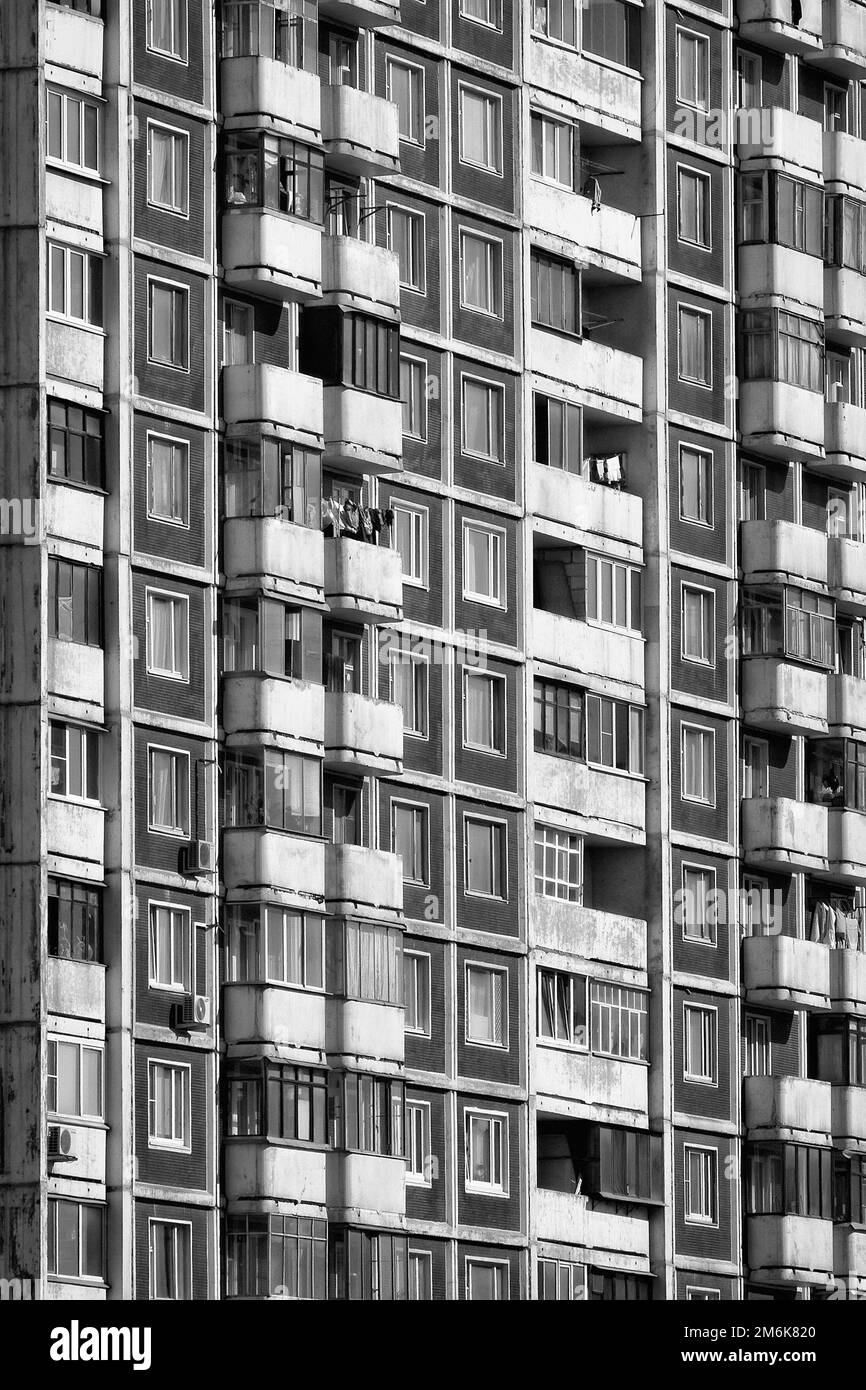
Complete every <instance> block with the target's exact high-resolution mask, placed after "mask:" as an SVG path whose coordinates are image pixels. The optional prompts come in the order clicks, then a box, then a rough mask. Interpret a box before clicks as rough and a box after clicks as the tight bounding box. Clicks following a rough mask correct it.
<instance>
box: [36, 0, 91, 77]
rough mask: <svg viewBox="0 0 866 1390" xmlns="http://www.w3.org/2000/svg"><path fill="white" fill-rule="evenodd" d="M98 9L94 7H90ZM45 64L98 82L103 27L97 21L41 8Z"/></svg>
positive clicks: (81, 11) (82, 13) (76, 12)
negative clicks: (66, 69)
mask: <svg viewBox="0 0 866 1390" xmlns="http://www.w3.org/2000/svg"><path fill="white" fill-rule="evenodd" d="M94 8H98V6H94ZM43 23H44V25H45V61H46V63H52V64H56V65H57V66H58V67H61V68H70V69H71V70H72V71H73V72H80V73H82V74H83V75H84V76H86V77H96V78H98V79H99V80H100V81H101V80H102V57H103V43H104V37H105V25H104V23H103V21H102V19H101V18H99V17H97V16H91V15H89V14H87V13H86V7H85V6H84V5H81V6H78V7H76V8H75V9H72V8H71V6H70V7H66V6H60V5H50V6H48V5H47V6H46V7H45V16H44V19H43Z"/></svg>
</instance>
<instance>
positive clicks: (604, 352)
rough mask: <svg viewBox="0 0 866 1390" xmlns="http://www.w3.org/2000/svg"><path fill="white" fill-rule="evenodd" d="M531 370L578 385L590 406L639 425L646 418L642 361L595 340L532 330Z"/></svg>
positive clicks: (530, 336) (541, 329)
mask: <svg viewBox="0 0 866 1390" xmlns="http://www.w3.org/2000/svg"><path fill="white" fill-rule="evenodd" d="M529 359H530V362H529V365H530V370H531V371H533V372H538V373H540V374H541V375H542V376H548V377H555V378H556V379H557V380H558V381H565V382H568V383H569V384H573V383H574V382H578V383H579V384H580V391H581V395H582V396H583V398H584V402H585V404H586V405H587V406H589V407H590V408H592V409H593V410H596V411H600V412H603V413H604V414H606V415H610V416H612V417H614V418H615V419H618V420H631V421H633V422H634V423H635V424H638V423H639V422H640V420H641V419H642V416H643V359H642V358H641V357H636V356H635V355H634V353H631V352H623V351H622V349H621V348H614V347H608V346H607V345H606V344H605V343H599V342H596V341H595V340H594V339H592V338H582V339H576V338H568V337H565V336H564V335H562V334H559V333H548V332H547V331H546V330H545V329H543V328H533V329H531V330H530V335H529Z"/></svg>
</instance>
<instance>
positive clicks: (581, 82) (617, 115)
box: [526, 34, 643, 140]
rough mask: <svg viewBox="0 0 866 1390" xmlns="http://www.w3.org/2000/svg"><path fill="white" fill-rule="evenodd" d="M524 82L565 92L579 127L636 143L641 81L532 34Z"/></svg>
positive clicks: (632, 74) (629, 73) (589, 54)
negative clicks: (571, 103)
mask: <svg viewBox="0 0 866 1390" xmlns="http://www.w3.org/2000/svg"><path fill="white" fill-rule="evenodd" d="M526 81H527V82H528V83H530V85H532V86H537V87H542V88H544V90H545V91H548V92H568V93H569V94H570V96H571V98H572V100H574V101H576V102H577V104H578V108H579V110H578V119H579V120H580V123H581V125H585V126H588V127H589V128H590V129H591V130H593V131H598V132H599V133H601V134H608V135H611V136H613V137H614V138H615V139H618V140H622V139H626V140H640V130H641V89H642V86H643V83H642V80H641V78H640V76H639V74H638V73H636V72H635V73H632V72H623V71H622V69H621V68H613V67H609V66H608V65H607V64H606V63H604V62H602V61H600V60H599V59H597V58H594V57H593V56H592V54H591V53H580V54H578V53H575V52H574V51H572V50H569V49H567V48H563V47H561V46H560V45H557V44H552V43H547V42H545V40H544V39H543V38H539V36H538V35H536V34H533V35H532V37H531V40H530V44H529V52H528V54H527V71H526Z"/></svg>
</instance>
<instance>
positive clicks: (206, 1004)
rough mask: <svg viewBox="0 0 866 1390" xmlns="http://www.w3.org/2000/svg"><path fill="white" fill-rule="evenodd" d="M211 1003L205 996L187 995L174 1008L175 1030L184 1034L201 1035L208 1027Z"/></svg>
mask: <svg viewBox="0 0 866 1390" xmlns="http://www.w3.org/2000/svg"><path fill="white" fill-rule="evenodd" d="M210 1021H211V1002H210V1000H209V999H208V997H207V995H206V994H188V995H187V996H186V998H185V999H184V1001H183V1003H182V1004H178V1005H177V1006H176V1016H175V1025H174V1026H175V1028H176V1029H178V1030H179V1031H182V1032H184V1033H203V1032H204V1031H205V1029H206V1028H209V1027H210Z"/></svg>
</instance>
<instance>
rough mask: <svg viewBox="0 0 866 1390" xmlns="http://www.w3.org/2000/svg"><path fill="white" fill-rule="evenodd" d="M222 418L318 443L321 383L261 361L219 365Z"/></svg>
mask: <svg viewBox="0 0 866 1390" xmlns="http://www.w3.org/2000/svg"><path fill="white" fill-rule="evenodd" d="M221 383H222V393H223V407H222V409H223V418H224V419H225V422H226V424H227V425H257V426H268V425H270V426H272V427H273V428H275V429H276V430H277V432H278V433H280V432H283V433H284V434H285V435H286V436H291V437H292V438H294V439H297V440H298V441H299V443H302V444H304V443H305V444H308V445H309V446H310V447H311V448H321V447H322V431H323V423H324V421H323V404H322V383H321V381H320V380H319V378H318V377H312V376H303V375H302V374H301V373H300V372H289V371H286V369H285V368H284V367H272V366H270V364H268V363H265V362H258V363H255V364H251V365H248V366H237V367H223V369H222V375H221Z"/></svg>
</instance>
